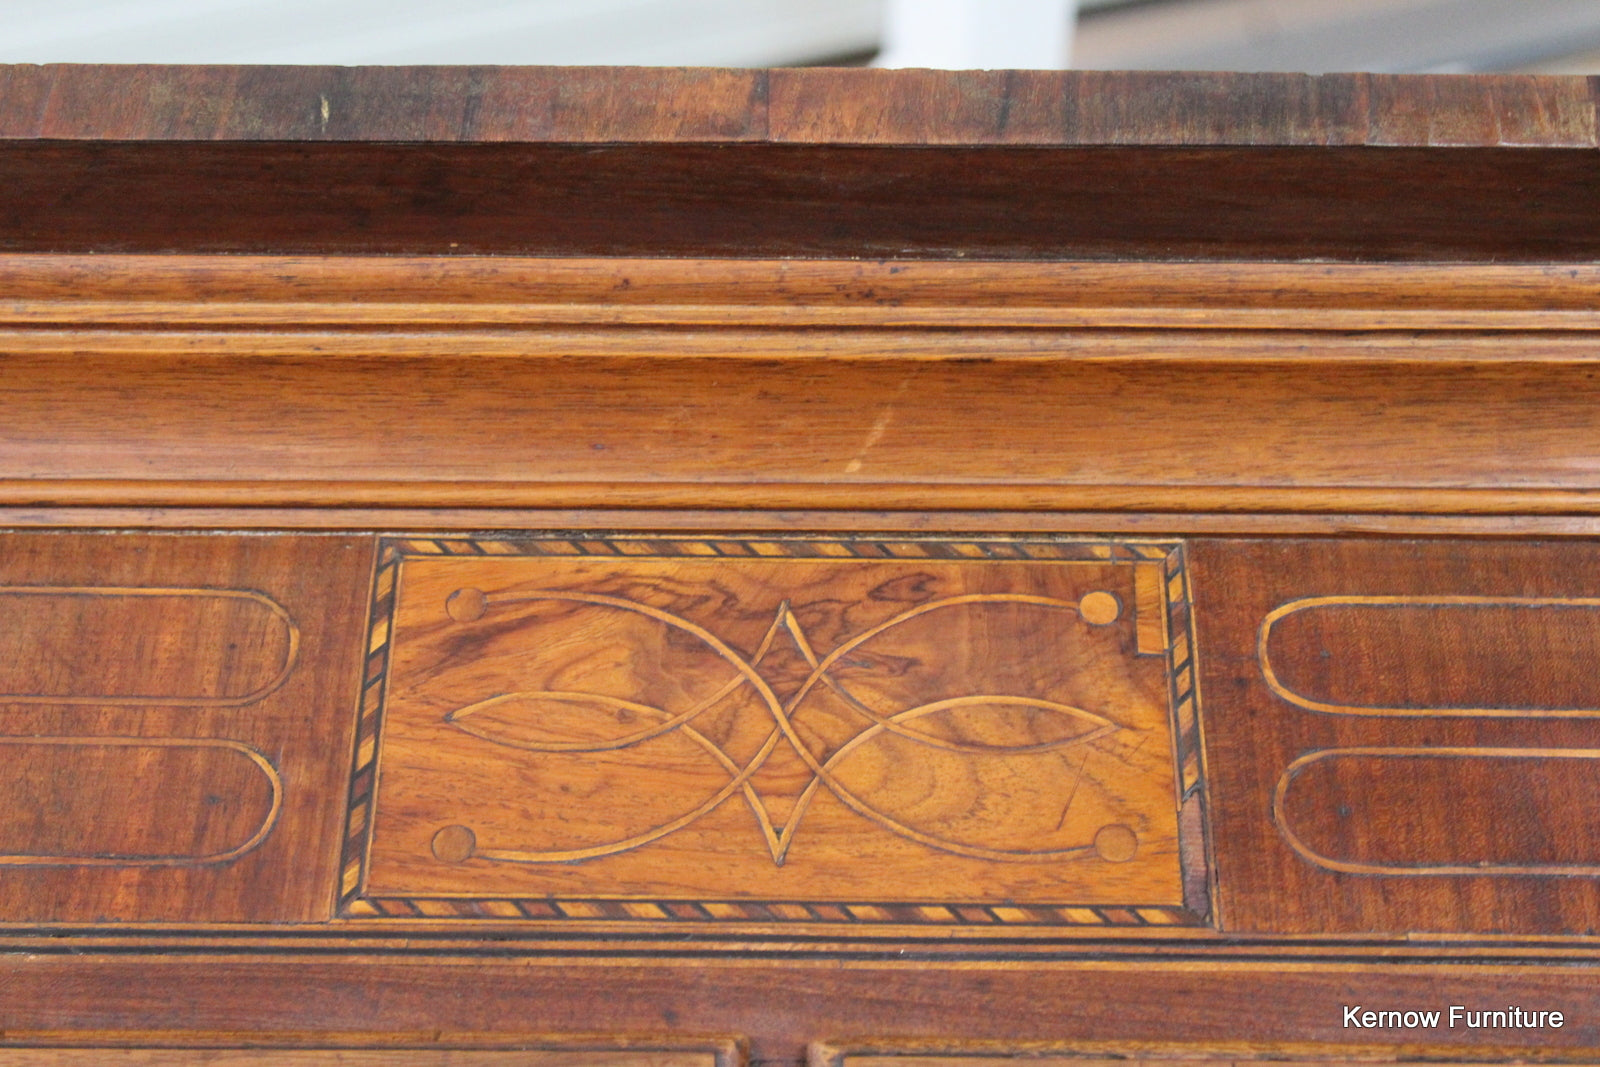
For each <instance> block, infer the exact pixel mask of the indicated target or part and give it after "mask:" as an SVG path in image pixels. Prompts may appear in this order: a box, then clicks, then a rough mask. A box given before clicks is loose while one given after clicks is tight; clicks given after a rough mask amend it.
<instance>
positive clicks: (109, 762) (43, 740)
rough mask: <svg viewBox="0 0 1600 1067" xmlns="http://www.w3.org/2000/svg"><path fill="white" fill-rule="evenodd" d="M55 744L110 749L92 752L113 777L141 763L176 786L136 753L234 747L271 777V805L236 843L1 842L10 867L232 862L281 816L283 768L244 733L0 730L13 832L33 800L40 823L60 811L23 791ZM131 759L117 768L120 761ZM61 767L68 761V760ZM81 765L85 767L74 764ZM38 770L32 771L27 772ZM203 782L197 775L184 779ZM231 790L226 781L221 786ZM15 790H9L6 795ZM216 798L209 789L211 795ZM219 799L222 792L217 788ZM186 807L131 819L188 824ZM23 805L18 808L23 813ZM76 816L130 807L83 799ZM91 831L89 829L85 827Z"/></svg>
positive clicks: (128, 776)
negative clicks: (160, 847) (80, 848)
mask: <svg viewBox="0 0 1600 1067" xmlns="http://www.w3.org/2000/svg"><path fill="white" fill-rule="evenodd" d="M50 748H56V749H66V750H70V752H71V755H74V756H77V755H83V754H85V753H86V751H87V750H92V749H105V750H107V752H106V753H105V754H104V755H101V756H99V757H98V758H94V757H91V762H92V763H94V764H97V765H98V766H96V767H95V770H96V771H97V772H98V773H99V774H100V775H102V776H104V777H105V778H106V779H109V780H122V781H127V780H135V779H136V775H135V773H134V772H135V770H136V769H137V770H139V771H143V772H144V773H143V774H142V775H138V776H137V778H142V779H143V780H144V781H146V782H147V783H151V784H153V785H155V786H156V787H158V788H161V789H162V790H163V791H168V790H170V789H171V780H170V777H169V776H168V775H165V774H158V773H152V772H151V771H150V769H149V768H148V767H137V768H136V761H137V760H138V759H139V758H140V757H141V756H144V757H148V756H149V755H150V754H151V753H152V752H154V753H160V754H161V755H163V756H165V755H167V754H170V753H174V752H181V751H183V750H191V751H193V750H213V751H218V752H224V753H228V754H230V756H229V757H228V758H237V757H240V756H242V757H243V758H244V759H245V760H246V761H247V762H248V764H249V766H250V768H251V771H250V772H248V773H252V774H259V775H260V776H261V777H262V778H264V779H265V781H266V788H267V803H266V811H265V813H264V814H263V815H262V816H261V819H260V822H259V824H258V825H257V826H256V827H255V828H254V830H253V831H252V832H251V833H250V834H249V836H247V837H245V838H244V840H242V841H240V842H239V843H238V844H235V845H233V846H232V847H230V848H226V849H219V848H213V849H212V850H211V851H209V852H205V853H192V852H188V853H186V852H178V851H172V852H165V851H163V852H153V851H152V852H132V851H130V852H126V853H122V852H112V851H110V850H99V851H94V852H89V851H84V852H82V853H65V852H61V853H56V852H45V851H26V850H24V848H21V847H18V846H17V845H8V844H4V843H0V866H9V867H179V866H200V865H203V864H213V863H227V862H229V861H231V860H235V859H238V858H239V857H240V856H243V855H244V854H245V853H247V852H249V851H250V850H251V849H253V848H255V847H256V846H257V845H259V844H261V842H262V841H264V840H266V837H267V835H268V834H269V833H271V832H272V828H273V826H274V825H275V824H276V823H277V821H278V814H279V811H280V810H281V808H282V806H283V780H282V778H281V777H279V775H278V771H277V768H275V767H273V765H272V764H271V762H270V761H268V759H267V758H266V757H265V756H264V755H262V754H261V753H260V752H258V751H257V750H255V749H253V748H251V747H250V746H249V745H246V744H243V743H241V742H238V741H229V740H223V739H218V738H187V737H0V770H3V771H4V773H0V807H5V808H8V809H10V811H11V812H12V818H11V819H10V821H9V824H8V827H7V829H9V830H10V831H12V832H15V831H16V830H17V829H18V828H20V827H22V826H23V825H24V821H23V817H22V816H26V815H27V814H29V812H28V810H27V809H28V808H29V807H33V808H35V811H36V814H37V816H38V822H39V823H48V822H50V821H52V816H58V815H59V813H58V812H56V811H53V810H52V811H47V812H38V811H37V805H28V804H26V803H25V802H21V801H20V798H19V796H17V795H16V794H18V793H20V792H21V791H22V790H23V789H25V788H26V787H27V783H28V781H29V779H30V777H31V778H34V779H37V778H39V777H41V775H40V774H39V767H40V765H41V763H48V759H49V757H46V759H45V760H44V761H41V760H40V759H39V756H40V754H41V753H42V752H43V751H44V750H46V749H50ZM57 759H58V760H59V761H61V762H63V763H66V762H70V759H64V758H62V757H61V756H60V754H59V753H58V754H57ZM13 760H14V761H17V763H18V766H17V767H14V768H6V764H7V763H8V762H11V761H13ZM119 762H121V763H124V764H126V766H125V767H123V768H121V771H122V773H121V774H119V773H118V771H119V768H118V767H117V766H116V764H117V763H119ZM55 769H56V770H58V771H59V770H64V769H69V768H65V767H58V768H55ZM70 769H76V770H79V771H81V770H83V768H70ZM29 770H32V771H33V774H32V775H31V776H30V775H29V774H28V773H27V772H28V771H29ZM186 784H191V785H195V784H199V783H186ZM223 792H224V793H226V789H225V788H224V790H223ZM8 794H9V795H8ZM211 799H213V798H212V797H207V800H211ZM216 799H221V795H220V794H218V795H217V796H216ZM185 810H186V809H183V808H177V809H174V808H171V807H170V806H169V807H168V808H167V810H165V811H157V812H154V813H150V814H151V815H152V817H151V818H149V819H148V820H146V819H133V820H130V822H132V823H134V824H135V825H134V829H135V830H141V829H147V828H148V827H150V826H154V827H157V828H171V827H181V826H184V825H186V815H185ZM19 812H20V816H19V814H18V813H19ZM190 814H192V815H194V816H195V817H196V818H195V819H194V820H192V822H191V823H190V824H201V823H203V822H204V820H205V818H207V813H205V812H202V811H199V810H195V811H193V812H191V813H190ZM74 816H76V817H77V818H80V819H82V820H84V821H85V822H87V821H89V820H93V819H104V818H106V817H108V816H109V817H111V818H116V817H118V816H121V817H123V818H127V817H128V816H127V813H126V812H116V811H112V812H108V811H106V810H103V808H100V809H96V808H93V807H88V806H86V807H84V808H82V809H80V810H79V811H76V812H73V811H70V807H69V811H68V821H70V820H71V818H72V817H74ZM203 832H204V831H203V827H202V829H201V830H198V831H197V836H199V834H200V833H203ZM85 836H89V835H88V834H85Z"/></svg>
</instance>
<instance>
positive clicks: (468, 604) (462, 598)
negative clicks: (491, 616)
mask: <svg viewBox="0 0 1600 1067" xmlns="http://www.w3.org/2000/svg"><path fill="white" fill-rule="evenodd" d="M488 610H489V598H488V597H487V596H484V594H483V590H482V589H471V588H468V589H457V590H456V591H455V592H454V593H451V594H450V597H449V599H448V600H446V601H445V602H444V611H445V614H446V615H449V616H450V617H451V618H452V619H454V620H456V622H472V621H474V620H476V619H481V618H483V613H484V612H486V611H488Z"/></svg>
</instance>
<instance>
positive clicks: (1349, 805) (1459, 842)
mask: <svg viewBox="0 0 1600 1067" xmlns="http://www.w3.org/2000/svg"><path fill="white" fill-rule="evenodd" d="M1191 547H1192V549H1193V551H1194V562H1193V580H1194V592H1195V608H1196V613H1197V622H1198V626H1199V634H1200V642H1201V649H1202V655H1201V664H1202V669H1201V670H1202V673H1201V693H1202V707H1203V709H1204V711H1203V717H1204V729H1205V742H1206V751H1207V756H1208V764H1207V766H1208V769H1209V771H1210V776H1211V777H1210V786H1211V791H1210V796H1209V800H1210V807H1209V809H1208V814H1209V815H1210V818H1211V832H1212V843H1213V847H1214V849H1215V863H1216V868H1215V869H1216V872H1217V886H1218V898H1217V900H1218V914H1219V917H1220V922H1221V925H1222V928H1223V929H1224V930H1226V931H1229V932H1233V933H1245V932H1251V931H1263V932H1264V931H1273V932H1285V933H1288V932H1309V931H1313V930H1317V931H1330V932H1332V931H1369V932H1385V933H1393V932H1398V931H1412V932H1416V933H1420V932H1422V931H1440V932H1448V931H1472V932H1479V933H1523V934H1535V933H1546V934H1548V933H1579V934H1592V933H1595V932H1596V931H1600V887H1597V884H1596V881H1595V879H1594V878H1593V877H1591V876H1588V875H1586V874H1584V872H1583V868H1585V867H1586V866H1592V865H1593V862H1594V853H1593V850H1592V849H1591V848H1589V847H1588V845H1587V844H1586V843H1585V841H1586V839H1587V838H1588V837H1591V836H1592V833H1593V824H1592V818H1593V811H1592V809H1591V808H1590V807H1588V806H1586V804H1584V803H1578V802H1573V803H1570V804H1562V803H1559V802H1556V801H1555V800H1554V798H1555V797H1557V796H1560V795H1561V794H1563V793H1569V794H1573V795H1577V794H1580V793H1581V794H1584V795H1587V794H1588V793H1589V792H1591V791H1592V788H1593V783H1594V779H1595V774H1594V760H1592V759H1586V758H1573V755H1569V756H1567V757H1564V758H1549V759H1545V758H1536V759H1530V758H1527V757H1528V756H1550V755H1551V754H1552V753H1555V754H1556V755H1558V756H1559V754H1560V753H1563V752H1567V753H1571V754H1576V753H1582V752H1585V751H1592V750H1594V749H1596V748H1597V747H1600V746H1596V744H1595V725H1594V724H1595V721H1596V718H1595V717H1594V713H1593V712H1590V713H1588V715H1586V716H1585V717H1579V718H1571V717H1567V718H1560V717H1552V716H1550V715H1547V714H1540V713H1539V712H1538V711H1537V710H1529V709H1530V707H1533V708H1537V706H1538V705H1540V704H1541V703H1545V701H1544V696H1546V695H1549V696H1550V698H1551V700H1552V701H1555V702H1556V703H1560V704H1561V705H1562V706H1563V707H1568V706H1573V707H1576V708H1578V709H1582V708H1584V707H1585V706H1586V704H1588V703H1592V702H1586V701H1585V700H1584V699H1583V696H1584V695H1585V694H1584V693H1583V692H1580V691H1574V690H1576V689H1578V687H1577V686H1575V685H1567V686H1566V687H1565V689H1564V690H1563V691H1561V692H1559V693H1555V692H1551V693H1549V694H1543V693H1540V692H1539V691H1538V690H1537V689H1530V691H1529V692H1525V693H1524V694H1522V696H1523V699H1519V700H1517V701H1515V702H1514V703H1510V702H1508V707H1506V708H1505V709H1504V710H1502V711H1501V712H1500V713H1499V714H1476V715H1465V714H1450V713H1449V711H1448V709H1449V708H1451V707H1461V706H1470V705H1471V704H1472V703H1474V702H1473V701H1471V700H1467V701H1462V700H1460V699H1459V696H1460V690H1462V689H1468V691H1469V692H1476V693H1477V694H1478V695H1479V696H1480V697H1483V698H1484V701H1483V708H1484V709H1487V710H1493V709H1494V707H1495V702H1494V698H1497V697H1502V698H1503V697H1505V696H1508V695H1509V694H1507V693H1505V692H1504V691H1503V690H1502V689H1501V687H1500V686H1499V684H1498V683H1497V682H1493V681H1491V682H1489V683H1487V684H1485V685H1480V686H1477V687H1475V688H1471V689H1469V688H1468V687H1467V686H1465V684H1463V685H1459V686H1457V687H1456V690H1457V692H1456V693H1455V694H1450V693H1447V692H1446V691H1444V690H1442V689H1441V682H1440V678H1439V674H1440V673H1443V675H1444V677H1445V678H1447V679H1448V678H1452V677H1453V678H1456V679H1460V680H1464V679H1465V678H1466V676H1468V675H1469V674H1470V673H1471V672H1474V671H1477V672H1483V673H1487V674H1493V673H1495V672H1496V671H1497V670H1498V667H1497V665H1496V664H1497V663H1498V661H1499V660H1500V659H1501V658H1502V657H1504V658H1505V659H1507V660H1513V661H1514V660H1522V661H1524V662H1526V661H1528V660H1533V661H1535V662H1537V660H1538V658H1540V657H1543V656H1549V657H1551V658H1552V659H1553V660H1554V661H1555V662H1553V663H1552V664H1551V671H1552V672H1554V673H1555V675H1556V677H1557V678H1558V679H1559V678H1560V676H1561V673H1562V672H1563V671H1564V670H1565V669H1566V668H1565V665H1564V664H1563V663H1562V662H1561V661H1562V660H1563V659H1564V658H1566V657H1567V656H1569V655H1574V654H1576V655H1581V656H1583V657H1584V658H1586V659H1588V660H1590V661H1592V659H1593V651H1592V650H1593V647H1594V641H1595V637H1594V630H1593V629H1592V628H1590V629H1588V630H1586V631H1584V632H1583V634H1582V635H1581V638H1580V636H1579V635H1578V634H1577V632H1576V631H1572V630H1571V623H1570V621H1567V622H1564V623H1562V629H1563V632H1566V633H1567V640H1565V641H1561V640H1551V641H1549V642H1547V643H1542V644H1537V645H1535V644H1523V643H1521V642H1520V640H1514V639H1512V638H1510V637H1508V638H1507V640H1505V641H1504V642H1502V643H1501V645H1500V647H1499V648H1498V650H1497V651H1495V652H1494V653H1493V654H1492V655H1491V654H1489V651H1488V650H1487V649H1486V648H1485V647H1484V646H1483V644H1482V641H1481V640H1477V641H1474V642H1472V643H1462V642H1454V641H1452V640H1451V636H1450V634H1451V628H1450V627H1449V626H1447V625H1443V624H1440V625H1437V626H1430V625H1428V624H1427V620H1425V619H1422V618H1411V619H1409V620H1402V621H1401V622H1395V623H1392V625H1393V626H1398V625H1404V626H1405V627H1406V629H1405V632H1403V633H1400V632H1390V633H1389V634H1388V636H1387V637H1386V638H1384V639H1383V640H1381V641H1378V642H1375V643H1370V644H1362V643H1351V642H1349V641H1341V642H1331V641H1327V642H1310V643H1306V642H1304V641H1297V642H1288V641H1283V642H1279V641H1276V640H1274V641H1273V642H1272V648H1273V652H1272V653H1269V655H1271V654H1276V655H1278V656H1279V657H1280V661H1286V662H1283V665H1282V669H1281V670H1280V671H1279V674H1280V675H1293V676H1295V677H1297V678H1299V679H1301V680H1310V681H1311V682H1315V681H1316V680H1317V679H1325V680H1327V681H1328V683H1329V684H1330V685H1336V684H1338V678H1340V677H1348V676H1349V672H1350V666H1349V665H1347V664H1340V665H1338V666H1337V667H1330V666H1327V665H1323V664H1321V662H1320V660H1321V657H1322V653H1323V652H1324V651H1327V652H1328V654H1329V655H1330V656H1331V655H1333V653H1334V651H1335V650H1337V651H1339V652H1340V653H1341V654H1344V655H1349V656H1352V657H1355V658H1356V659H1357V664H1356V667H1357V669H1358V670H1361V671H1363V672H1364V673H1365V675H1366V676H1367V677H1370V678H1372V679H1374V681H1376V679H1378V678H1379V677H1380V675H1381V676H1382V684H1383V686H1384V689H1385V691H1386V694H1387V695H1389V696H1398V698H1399V699H1398V700H1393V701H1386V703H1397V704H1401V705H1410V706H1411V707H1412V708H1414V709H1417V710H1419V711H1423V712H1426V711H1427V710H1428V709H1430V708H1438V706H1439V705H1440V704H1443V705H1444V706H1443V708H1440V709H1439V710H1438V711H1436V712H1435V713H1434V714H1416V713H1413V714H1389V715H1375V714H1360V713H1354V712H1346V713H1335V712H1330V711H1319V710H1312V709H1309V708H1306V707H1301V706H1296V705H1295V704H1293V703H1291V702H1289V701H1288V700H1285V699H1283V698H1282V697H1280V696H1278V695H1275V694H1274V693H1273V692H1272V691H1271V690H1270V689H1269V688H1268V685H1267V683H1266V680H1265V678H1264V675H1263V672H1262V669H1261V663H1260V660H1259V658H1258V655H1257V650H1258V644H1257V642H1258V638H1259V636H1260V632H1261V626H1262V624H1263V621H1264V620H1265V619H1266V617H1267V615H1268V613H1269V612H1271V611H1272V610H1273V609H1274V608H1277V607H1279V605H1281V604H1284V603H1286V602H1289V601H1292V600H1295V599H1297V598H1301V597H1312V596H1319V597H1320V596H1338V595H1346V596H1371V595H1414V596H1417V597H1422V598H1426V597H1439V596H1475V597H1510V598H1552V599H1556V600H1566V599H1571V598H1585V597H1586V598H1593V597H1596V596H1600V557H1597V556H1596V554H1595V553H1594V551H1593V550H1592V549H1591V548H1590V547H1589V546H1587V545H1583V544H1571V545H1555V544H1545V545H1541V544H1537V543H1523V544H1506V543H1501V544H1497V545H1488V544H1482V543H1472V542H1466V541H1434V542H1427V541H1408V542H1388V543H1378V542H1370V541H1369V542H1363V541H1347V540H1327V541H1283V540H1261V541H1232V542H1223V541H1198V542H1195V543H1193V544H1192V546H1191ZM1530 625H1532V624H1530ZM1552 625H1553V624H1552ZM1504 632H1506V633H1508V634H1513V633H1514V631H1510V630H1507V631H1504ZM1479 636H1480V637H1481V634H1480V635H1479ZM1574 640H1579V641H1581V644H1582V646H1583V651H1579V650H1578V649H1576V648H1573V647H1570V646H1571V642H1572V641H1574ZM1396 646H1398V649H1397V648H1396ZM1397 655H1398V657H1399V658H1400V659H1401V660H1402V661H1409V660H1411V659H1413V658H1414V659H1416V660H1420V661H1424V662H1428V661H1436V662H1438V663H1439V664H1440V667H1439V668H1437V670H1436V671H1432V672H1414V671H1411V670H1410V669H1409V668H1410V663H1409V662H1404V663H1402V664H1401V665H1399V666H1398V667H1397V665H1396V664H1395V662H1394V661H1395V659H1396V657H1397ZM1522 669H1524V668H1523V666H1521V665H1513V666H1510V667H1508V668H1507V670H1508V672H1509V673H1510V674H1511V675H1512V676H1515V675H1516V673H1517V672H1518V671H1520V670H1522ZM1330 672H1336V675H1337V676H1335V674H1333V673H1330ZM1358 695H1359V694H1358ZM1441 698H1443V699H1441ZM1350 703H1369V701H1365V700H1352V701H1350ZM1547 706H1551V705H1547ZM1352 748H1353V749H1361V750H1380V751H1392V750H1396V749H1398V750H1401V751H1402V752H1403V753H1408V754H1409V753H1414V754H1415V756H1414V757H1413V756H1409V755H1408V756H1406V757H1405V758H1395V757H1393V756H1391V757H1388V758H1386V759H1385V760H1384V763H1383V765H1382V766H1375V765H1374V761H1373V760H1372V759H1370V758H1368V759H1363V758H1355V757H1356V755H1359V754H1352V756H1351V758H1348V759H1345V760H1344V761H1342V762H1339V763H1329V762H1327V761H1326V760H1324V761H1321V762H1318V763H1315V764H1312V765H1310V766H1307V767H1304V768H1303V769H1302V770H1300V771H1299V776H1300V777H1299V778H1297V779H1296V781H1295V782H1293V783H1291V788H1290V790H1289V791H1288V793H1287V796H1286V804H1287V811H1286V812H1285V815H1286V818H1287V821H1288V823H1289V825H1290V826H1291V827H1292V828H1294V829H1295V830H1297V831H1298V832H1299V833H1300V834H1301V836H1302V837H1304V838H1305V844H1307V845H1308V846H1311V848H1312V850H1313V851H1322V850H1324V849H1326V850H1327V851H1330V852H1332V853H1334V856H1333V858H1336V859H1338V858H1344V859H1353V860H1356V861H1358V862H1360V861H1363V858H1364V860H1365V861H1366V862H1362V863H1361V865H1362V866H1367V865H1369V864H1370V863H1371V862H1374V861H1375V862H1378V863H1382V864H1386V865H1392V864H1396V863H1398V864H1402V865H1406V864H1416V865H1421V866H1434V867H1439V866H1445V867H1453V866H1462V865H1468V866H1470V865H1474V864H1477V863H1480V862H1483V863H1487V864H1489V865H1491V866H1500V867H1505V866H1510V867H1513V868H1515V867H1520V868H1524V869H1523V870H1520V871H1518V870H1509V871H1508V870H1500V871H1496V872H1494V873H1486V874H1483V875H1471V874H1464V873H1460V872H1453V873H1435V874H1431V875H1406V874H1402V873H1393V872H1388V873H1383V872H1373V871H1357V872H1349V871H1340V870H1330V869H1328V868H1327V867H1323V866H1318V865H1317V864H1315V863H1314V862H1312V861H1311V860H1310V859H1308V858H1307V857H1306V856H1304V855H1302V854H1299V853H1297V852H1296V851H1295V850H1294V848H1293V847H1292V844H1291V842H1290V841H1289V839H1288V838H1287V837H1286V836H1285V835H1284V833H1282V832H1281V830H1280V828H1279V826H1278V825H1275V822H1274V814H1273V809H1274V794H1275V792H1276V790H1277V789H1278V788H1279V782H1280V779H1282V778H1283V777H1284V775H1285V773H1286V772H1287V771H1289V770H1290V768H1291V765H1292V764H1294V762H1295V761H1296V760H1297V759H1300V758H1302V757H1305V756H1307V755H1308V754H1311V753H1315V752H1319V751H1325V750H1339V749H1352ZM1439 749H1446V750H1469V751H1467V752H1462V753H1461V754H1460V755H1459V756H1457V757H1455V758H1454V759H1453V760H1452V761H1451V762H1452V764H1453V765H1452V766H1448V767H1446V766H1444V765H1442V764H1441V762H1440V761H1439V760H1437V759H1433V760H1429V759H1426V758H1425V757H1427V756H1428V754H1429V753H1430V752H1437V750H1439ZM1484 750H1489V752H1488V754H1489V755H1493V754H1494V753H1496V752H1504V751H1506V750H1513V751H1522V752H1524V753H1525V754H1526V755H1525V756H1524V757H1523V758H1520V759H1512V760H1505V759H1500V760H1489V759H1476V760H1474V759H1468V758H1465V757H1466V756H1468V755H1471V754H1473V753H1477V754H1478V755H1483V754H1484ZM1373 774H1382V775H1383V776H1384V786H1383V796H1384V797H1387V798H1388V799H1389V800H1390V801H1393V802H1391V803H1387V804H1384V803H1379V804H1378V806H1376V807H1374V806H1373V805H1372V803H1371V798H1364V797H1363V796H1362V795H1360V794H1362V793H1363V791H1367V792H1370V790H1371V789H1372V788H1374V787H1375V786H1374V783H1373V781H1372V780H1371V777H1370V776H1371V775H1373ZM1396 776H1398V780H1397V777H1396ZM1316 790H1321V793H1320V795H1319V796H1318V797H1317V798H1316V799H1315V800H1313V799H1312V798H1311V797H1310V795H1309V793H1310V792H1311V791H1316ZM1345 791H1348V792H1349V797H1348V799H1343V798H1342V794H1343V792H1345ZM1402 795H1409V798H1410V799H1409V802H1408V803H1400V802H1398V798H1399V797H1400V796H1402ZM1541 798H1542V799H1541ZM1310 804H1315V806H1316V807H1317V808H1318V811H1317V812H1316V813H1314V814H1313V813H1312V812H1311V810H1310V808H1308V807H1307V805H1310ZM1550 864H1558V865H1563V866H1565V867H1566V868H1567V869H1566V870H1565V871H1564V872H1563V871H1555V872H1552V871H1549V870H1541V869H1540V868H1541V867H1546V866H1548V865H1550Z"/></svg>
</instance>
